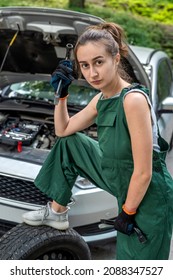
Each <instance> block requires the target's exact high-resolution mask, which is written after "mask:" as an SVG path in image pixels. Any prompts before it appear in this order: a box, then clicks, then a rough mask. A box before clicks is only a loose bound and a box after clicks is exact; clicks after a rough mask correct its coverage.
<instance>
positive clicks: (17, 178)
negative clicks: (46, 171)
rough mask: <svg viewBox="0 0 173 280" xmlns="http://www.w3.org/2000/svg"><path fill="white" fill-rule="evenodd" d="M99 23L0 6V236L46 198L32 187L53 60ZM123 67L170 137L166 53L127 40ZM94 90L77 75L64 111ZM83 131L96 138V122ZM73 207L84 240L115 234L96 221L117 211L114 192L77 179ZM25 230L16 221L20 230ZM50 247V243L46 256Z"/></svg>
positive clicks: (172, 84)
mask: <svg viewBox="0 0 173 280" xmlns="http://www.w3.org/2000/svg"><path fill="white" fill-rule="evenodd" d="M101 21H102V19H100V18H97V17H95V16H92V15H87V14H83V13H77V12H73V11H67V10H58V9H46V8H31V7H3V8H0V38H1V43H0V61H1V71H0V233H1V235H3V234H4V233H6V232H7V231H8V230H10V229H12V228H14V227H15V226H16V225H17V224H20V223H21V222H22V219H21V217H22V214H23V213H24V212H26V211H29V210H34V209H38V208H40V206H43V205H45V204H46V203H47V201H48V200H50V198H48V197H47V196H45V195H43V194H42V193H41V192H40V191H39V190H38V189H36V188H35V186H34V179H35V177H36V175H37V174H38V172H39V170H40V168H41V166H42V164H43V162H44V160H45V159H46V157H47V155H48V153H49V151H50V149H51V148H52V146H53V145H54V143H55V141H56V139H57V137H56V136H55V134H54V121H53V110H54V105H53V99H54V92H53V89H52V88H51V86H50V84H49V81H50V75H51V73H52V72H53V70H54V69H55V68H56V66H57V64H58V61H59V60H61V59H63V58H64V57H65V54H66V45H67V44H73V45H75V42H76V40H77V38H78V36H79V35H80V34H81V32H82V31H83V30H84V28H85V27H86V26H88V25H90V24H98V23H100V22H101ZM72 59H73V57H72ZM124 67H125V69H126V71H127V72H128V73H129V75H131V76H132V78H133V81H134V82H139V83H142V84H143V85H145V86H147V87H149V88H151V97H152V102H153V104H154V108H155V111H156V114H157V116H158V120H159V122H158V123H159V127H160V131H161V134H162V135H163V136H164V137H165V138H166V140H168V142H169V143H171V141H172V135H173V114H172V110H173V74H172V68H171V63H170V59H169V58H168V56H166V54H165V53H164V52H160V51H156V50H152V49H146V48H140V47H135V46H130V47H129V56H128V59H127V60H125V61H124ZM95 94H96V90H94V89H92V88H91V87H90V86H89V85H88V84H87V83H86V82H85V81H84V80H82V79H81V80H75V81H74V82H73V84H72V85H71V87H70V95H69V98H68V109H69V113H70V114H71V115H72V114H75V113H76V112H78V111H79V110H81V108H83V107H84V106H85V105H86V104H87V103H88V102H89V100H90V99H91V98H92V97H93V96H94V95H95ZM83 133H85V134H87V135H89V136H90V137H92V138H95V139H97V128H96V125H93V126H92V127H90V128H89V129H87V130H85V131H83ZM70 206H71V210H70V217H69V219H70V226H71V228H73V229H75V231H76V232H78V233H79V234H80V235H81V236H82V238H83V239H84V240H85V242H87V243H88V244H89V243H96V242H97V243H98V242H99V243H100V242H108V241H109V240H110V239H112V238H115V236H116V231H115V230H114V229H113V228H112V227H110V226H107V225H105V226H104V225H103V224H102V223H101V222H100V220H101V219H112V218H114V217H116V216H117V211H118V209H117V203H116V199H115V198H114V197H113V196H111V195H110V194H108V193H106V192H105V191H103V190H101V189H99V188H98V187H96V186H95V185H93V184H92V183H90V182H89V181H88V180H86V179H84V178H81V177H78V179H77V181H76V183H75V185H74V188H73V195H72V198H71V202H70ZM22 230H23V228H20V227H19V228H18V233H20V232H22ZM27 231H28V229H27ZM31 238H32V237H31ZM10 242H13V239H12V238H11V241H10ZM0 244H3V239H2V240H0ZM10 244H11V243H10ZM0 246H1V245H0ZM45 251H46V249H45V250H44V252H42V256H41V257H40V256H39V257H40V258H43V255H45ZM54 251H55V249H52V251H51V253H50V254H49V258H52V257H51V256H52V252H53V253H54ZM32 257H33V256H32ZM37 257H38V255H37ZM33 258H35V255H34V257H33Z"/></svg>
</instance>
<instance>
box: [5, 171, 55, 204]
mask: <svg viewBox="0 0 173 280" xmlns="http://www.w3.org/2000/svg"><path fill="white" fill-rule="evenodd" d="M0 197H3V198H8V199H11V200H16V201H21V202H26V203H32V204H37V205H45V204H46V203H47V202H48V201H49V200H50V198H49V197H48V196H46V195H44V194H43V193H41V192H40V191H39V190H38V189H37V188H36V187H35V185H34V183H33V182H30V181H26V180H21V179H17V178H12V177H8V176H2V175H0Z"/></svg>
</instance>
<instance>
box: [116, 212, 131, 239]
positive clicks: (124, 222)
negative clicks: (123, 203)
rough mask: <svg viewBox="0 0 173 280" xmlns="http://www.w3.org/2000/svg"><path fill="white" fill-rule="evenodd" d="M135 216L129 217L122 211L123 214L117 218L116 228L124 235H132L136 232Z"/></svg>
mask: <svg viewBox="0 0 173 280" xmlns="http://www.w3.org/2000/svg"><path fill="white" fill-rule="evenodd" d="M134 218H135V214H132V215H128V214H126V213H125V212H124V210H123V209H122V212H121V213H120V214H119V215H118V216H117V218H116V219H115V221H114V228H115V229H116V230H118V231H120V232H122V233H125V234H127V235H130V234H132V233H133V232H134V226H135V220H134Z"/></svg>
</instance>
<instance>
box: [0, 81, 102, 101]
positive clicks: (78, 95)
mask: <svg viewBox="0 0 173 280" xmlns="http://www.w3.org/2000/svg"><path fill="white" fill-rule="evenodd" d="M97 93H98V91H97V90H95V89H94V88H91V87H89V86H85V85H81V84H80V83H78V82H76V83H74V84H71V85H70V87H69V98H68V103H69V104H73V105H79V106H86V105H87V104H88V103H89V101H90V100H91V99H92V98H93V97H94V96H95V95H96V94H97ZM2 96H3V97H6V98H15V97H16V98H18V99H20V98H21V99H25V100H26V99H32V100H44V101H49V102H53V101H54V90H53V88H52V86H51V85H50V83H49V82H48V81H25V82H21V83H15V84H12V85H10V86H8V87H6V88H5V89H4V90H3V91H2Z"/></svg>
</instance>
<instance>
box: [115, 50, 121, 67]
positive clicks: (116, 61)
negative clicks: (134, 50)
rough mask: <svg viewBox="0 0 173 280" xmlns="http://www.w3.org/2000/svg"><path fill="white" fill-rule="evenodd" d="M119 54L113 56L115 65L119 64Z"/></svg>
mask: <svg viewBox="0 0 173 280" xmlns="http://www.w3.org/2000/svg"><path fill="white" fill-rule="evenodd" d="M120 58H121V57H120V54H119V53H117V54H116V56H115V63H116V65H118V64H119V62H120Z"/></svg>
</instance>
